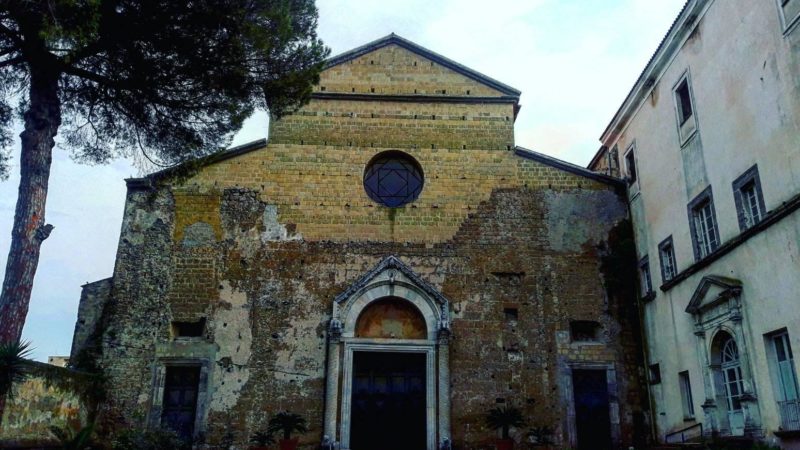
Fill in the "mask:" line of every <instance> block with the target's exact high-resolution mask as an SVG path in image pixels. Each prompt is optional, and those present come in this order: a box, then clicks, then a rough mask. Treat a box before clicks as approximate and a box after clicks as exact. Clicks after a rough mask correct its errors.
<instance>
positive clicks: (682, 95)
mask: <svg viewBox="0 0 800 450" xmlns="http://www.w3.org/2000/svg"><path fill="white" fill-rule="evenodd" d="M672 93H673V97H674V100H675V114H676V115H677V120H678V136H679V137H680V144H681V146H683V145H684V144H685V143H687V142H688V141H689V138H690V137H691V136H693V135H694V134H695V131H696V130H697V114H696V111H695V108H694V100H693V96H692V87H691V82H690V78H689V72H686V73H685V74H684V75H683V76H682V77H681V78H680V79H679V80H678V82H677V83H676V84H675V87H673V88H672Z"/></svg>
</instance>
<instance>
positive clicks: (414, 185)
mask: <svg viewBox="0 0 800 450" xmlns="http://www.w3.org/2000/svg"><path fill="white" fill-rule="evenodd" d="M423 185H424V175H423V173H422V167H420V165H419V163H418V162H417V161H416V160H415V159H414V158H413V157H411V156H410V155H408V154H406V153H403V152H400V151H396V150H390V151H387V152H382V153H379V154H377V155H375V157H373V158H372V160H370V162H369V163H368V164H367V168H366V170H364V190H366V192H367V195H368V196H369V198H371V199H372V200H374V201H376V202H378V203H380V204H381V205H383V206H388V207H390V208H396V207H399V206H403V205H405V204H407V203H411V202H413V201H414V200H416V199H417V197H419V194H420V193H421V192H422V187H423Z"/></svg>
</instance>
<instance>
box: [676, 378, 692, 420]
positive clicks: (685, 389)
mask: <svg viewBox="0 0 800 450" xmlns="http://www.w3.org/2000/svg"><path fill="white" fill-rule="evenodd" d="M678 382H679V383H680V389H681V403H682V406H683V419H684V420H692V419H694V400H693V399H692V382H691V380H690V379H689V371H688V370H685V371H683V372H680V373H679V374H678Z"/></svg>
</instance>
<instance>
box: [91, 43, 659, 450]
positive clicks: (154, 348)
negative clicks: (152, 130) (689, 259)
mask: <svg viewBox="0 0 800 450" xmlns="http://www.w3.org/2000/svg"><path fill="white" fill-rule="evenodd" d="M400 50H402V49H400ZM404 52H405V50H402V51H399V50H397V49H392V48H391V47H390V48H387V49H386V51H384V52H378V53H377V54H376V55H373V56H369V55H365V57H364V58H362V59H358V60H357V61H359V62H357V63H356V62H354V63H352V64H343V65H340V66H334V67H333V68H331V69H328V70H327V71H326V72H325V73H324V74H323V77H322V80H323V81H322V82H321V83H320V88H319V89H321V87H322V86H325V87H326V90H327V92H330V91H337V92H345V93H346V92H347V91H348V90H349V89H352V88H358V89H364V88H365V86H366V85H367V84H366V81H363V80H362V78H363V76H365V75H364V73H369V71H373V73H374V71H375V70H377V69H376V66H381V65H383V64H384V63H385V61H386V60H384V59H383V58H384V55H389V56H386V58H389V57H390V56H391V57H392V58H397V59H394V60H392V61H395V62H394V63H393V64H394V65H393V66H392V67H394V68H397V67H399V65H398V63H397V61H405V62H406V63H407V62H409V61H411V64H405V65H403V66H402V67H404V68H405V69H403V70H409V71H411V70H419V71H420V74H419V77H417V76H416V75H408V74H406V73H405V72H402V71H401V72H400V73H399V74H396V76H394V75H392V76H388V77H377V78H373V79H370V83H373V82H376V83H377V82H378V81H379V82H380V83H383V84H382V85H383V86H387V87H386V89H385V90H384V92H383V93H386V92H390V90H389V87H391V88H392V89H394V90H391V92H392V93H395V92H401V93H408V92H407V90H408V89H410V88H411V86H418V87H417V89H423V90H425V91H426V92H428V91H430V90H433V91H436V90H437V89H438V90H440V91H441V90H442V89H444V90H445V91H446V93H445V94H442V95H450V92H456V91H458V90H461V91H466V90H467V89H469V90H470V95H472V93H473V92H476V93H477V92H482V94H481V95H497V93H493V92H490V91H489V90H486V91H485V92H484V91H481V89H488V88H481V87H480V85H479V84H477V83H476V82H475V81H473V80H469V79H466V78H464V77H461V78H459V76H460V75H459V76H456V75H453V74H446V73H444V72H442V73H439V72H436V71H437V70H439V69H438V68H437V67H436V65H435V64H434V65H433V66H431V65H430V64H420V62H421V61H422V60H421V59H420V60H417V61H416V62H417V65H416V66H414V65H413V61H412V59H414V58H410V57H408V56H407V55H405V53H404ZM367 61H375V62H374V63H368V62H367ZM414 67H417V68H419V69H412V68H414ZM423 68H424V70H423ZM380 70H382V71H384V72H385V71H386V70H387V69H386V68H385V67H383V68H382V69H380ZM409 73H410V72H409ZM353 77H356V78H357V79H359V80H362V81H363V82H362V83H361V84H355V83H354V82H353V80H354V78H353ZM420 77H421V78H420ZM426 77H427V78H426ZM406 78H408V80H406ZM423 78H424V79H426V80H434V79H435V80H437V81H436V82H435V83H434V82H433V81H431V83H432V84H430V86H429V85H427V84H425V83H427V82H425V81H424V80H423ZM462 78H463V80H462ZM376 80H378V81H376ZM404 80H405V81H404ZM459 80H460V81H459ZM464 80H466V81H464ZM351 86H353V87H352V88H351ZM419 86H424V87H419ZM439 86H445V88H439ZM467 86H470V87H469V88H468V87H467ZM476 86H477V87H476ZM428 93H430V92H428ZM459 95H464V93H461V94H459ZM513 107H514V105H513V104H508V105H486V104H476V103H469V102H464V103H457V104H454V103H447V104H442V105H432V104H427V103H420V104H417V103H413V102H405V101H403V102H395V103H392V104H387V103H386V101H385V100H380V101H376V102H369V101H367V100H359V101H354V102H346V101H341V100H324V99H318V100H317V101H315V102H313V103H312V104H311V105H309V106H308V107H307V108H305V109H303V110H301V111H300V112H299V113H297V114H295V115H292V116H288V117H286V118H284V119H282V120H281V121H278V122H276V123H274V124H272V130H271V133H272V134H271V135H270V142H269V144H268V145H267V146H266V147H265V148H261V149H253V150H252V151H249V152H246V153H243V154H238V155H237V156H235V157H231V158H228V159H224V160H221V161H218V162H216V163H214V164H212V165H209V166H206V167H204V168H203V169H202V170H201V171H200V172H199V173H197V174H196V175H194V176H193V177H191V178H190V179H188V180H187V181H186V182H184V183H180V184H179V183H176V182H174V181H173V180H171V179H170V178H168V177H166V178H165V177H161V178H159V179H157V180H156V179H154V180H152V181H153V183H154V186H155V187H152V188H148V187H147V186H146V185H147V184H148V183H142V182H140V181H133V182H132V183H131V184H130V185H129V194H128V199H127V204H126V212H125V217H124V220H123V228H122V235H121V237H120V245H119V250H118V257H117V264H116V269H115V273H114V284H113V286H114V287H113V292H112V298H113V301H112V302H109V304H108V307H107V308H106V311H105V313H104V317H103V321H102V323H103V326H104V330H105V331H104V334H103V340H102V343H103V344H102V345H103V350H102V354H101V355H99V360H100V361H101V364H102V366H103V367H104V368H105V371H106V374H107V375H108V377H109V383H110V384H111V385H112V386H113V389H111V399H110V401H109V405H108V408H107V411H106V413H107V416H108V417H112V418H114V420H116V421H117V423H118V424H145V423H147V422H148V421H149V422H150V423H153V422H154V421H155V422H157V421H158V414H157V412H155V413H154V409H153V405H154V403H157V402H155V401H154V395H156V394H154V392H156V391H155V387H156V385H157V375H156V374H157V373H158V367H159V365H160V364H163V360H165V359H173V360H174V359H176V358H178V359H186V358H196V359H197V360H198V361H202V362H203V364H206V366H207V367H208V372H209V376H208V380H209V381H208V384H209V387H208V391H207V392H208V393H209V400H208V402H207V407H206V408H205V409H204V410H203V411H201V412H200V414H201V415H202V417H201V422H202V428H203V429H204V432H203V435H202V437H201V438H202V440H203V442H205V443H206V444H207V445H208V446H210V447H213V448H222V447H223V446H227V445H229V444H231V443H232V444H233V445H235V446H236V447H235V448H244V446H246V444H247V441H248V438H249V436H250V434H252V433H253V432H254V431H257V430H260V429H263V428H264V427H265V425H266V421H267V419H268V418H269V416H270V415H271V414H273V413H275V412H277V411H279V410H283V409H291V410H293V411H296V412H299V413H301V414H303V415H304V416H305V417H306V418H307V419H308V420H309V425H310V431H309V432H308V433H307V434H305V435H304V436H302V439H301V442H302V444H303V445H304V446H305V447H304V448H309V449H310V448H313V446H314V445H318V443H319V442H320V439H321V438H322V429H321V427H322V414H323V407H324V400H323V399H324V387H325V360H326V345H325V344H326V327H327V324H328V320H329V318H330V313H331V308H332V301H333V298H334V297H335V296H336V295H337V294H339V293H341V292H342V291H344V290H345V289H347V287H348V286H349V285H350V284H351V283H353V282H354V281H355V280H357V279H358V278H359V277H361V276H362V275H364V274H365V273H366V272H367V271H369V270H370V269H371V268H372V267H373V266H375V265H376V264H377V263H378V262H379V261H381V260H382V259H383V258H385V257H386V256H388V255H391V254H394V255H397V256H398V257H399V258H400V259H401V260H402V261H403V262H404V263H406V264H407V265H409V266H410V267H411V268H412V269H413V271H414V272H415V273H417V274H419V275H420V276H421V277H422V278H424V279H425V280H426V281H427V282H428V283H430V284H431V285H433V286H434V287H436V288H437V289H438V290H439V291H440V292H441V293H442V294H443V295H444V296H445V297H447V298H448V299H449V300H450V302H451V308H452V311H451V312H450V313H451V315H452V331H453V341H452V343H451V346H450V372H451V386H452V387H451V389H452V424H453V426H452V432H453V438H454V441H455V444H456V446H457V448H459V449H472V448H483V447H482V446H485V445H487V443H489V442H490V441H491V439H492V438H493V436H495V433H494V432H493V431H491V430H488V429H487V428H486V427H485V426H484V424H483V415H484V414H485V413H486V411H487V410H488V409H490V408H492V407H495V406H496V405H498V404H500V402H502V404H506V405H508V404H511V405H516V406H519V407H521V408H522V409H523V411H524V413H525V415H526V417H527V419H528V423H529V424H530V425H531V426H533V425H548V426H551V427H553V428H555V429H556V438H557V439H558V441H559V442H562V443H564V442H566V439H567V434H568V427H569V423H568V420H569V419H568V414H567V410H568V405H567V399H566V398H565V392H564V389H562V388H561V387H563V386H564V382H565V380H564V376H565V375H564V374H565V373H567V372H568V369H569V367H570V364H573V363H576V362H586V361H594V362H598V363H610V364H612V365H614V366H615V367H616V373H617V378H618V379H617V380H615V383H616V385H617V386H618V392H617V394H618V395H619V396H620V397H622V398H624V399H625V401H624V402H623V403H621V404H620V409H619V417H620V424H621V426H620V428H621V442H622V443H624V444H625V445H626V446H627V445H630V444H631V443H633V442H634V440H635V439H634V416H635V415H636V414H637V412H639V411H641V409H642V407H643V405H642V403H641V400H640V396H639V392H640V391H639V389H640V386H638V384H637V380H638V371H637V367H638V366H637V361H636V357H637V356H636V355H638V354H639V353H638V350H637V342H638V341H637V338H636V336H635V334H633V333H631V332H630V331H629V330H630V329H631V323H630V321H631V320H632V318H633V319H635V314H634V315H633V316H631V315H630V314H628V313H627V312H624V311H628V310H626V309H625V308H617V307H613V305H618V304H623V305H633V301H634V299H631V298H616V297H614V296H609V295H608V294H607V291H606V289H605V286H604V278H603V274H601V273H600V271H599V266H600V257H601V255H602V254H603V251H604V250H603V249H604V248H606V246H605V242H606V241H607V240H608V234H609V232H610V231H611V229H612V227H614V225H615V224H617V223H619V222H620V221H621V220H623V219H624V218H625V217H626V214H627V211H626V206H625V203H624V200H623V199H621V198H619V197H618V194H617V192H616V190H617V187H616V186H615V185H613V184H611V185H610V184H607V183H605V182H602V181H601V180H597V179H595V178H592V177H588V176H583V175H580V174H576V173H575V171H567V170H563V169H562V168H559V167H557V166H556V165H553V164H548V163H545V162H542V161H539V160H534V159H530V158H525V157H522V156H520V155H518V154H516V153H515V152H514V151H510V150H509V148H511V147H510V146H512V145H513V127H512V124H513V117H512V116H513ZM426 108H428V109H426ZM437 108H438V109H439V110H438V114H440V116H439V117H437V118H436V119H434V118H426V119H421V118H419V117H418V118H417V119H414V118H412V117H413V114H418V116H419V115H420V113H421V112H427V113H429V114H431V115H432V114H433V113H434V112H436V111H435V110H436V109H437ZM348 110H350V111H355V112H356V115H355V116H354V117H348V116H345V117H342V116H341V113H342V112H344V111H348ZM370 110H372V111H373V112H374V113H376V114H377V115H379V116H380V114H384V113H387V112H391V113H392V114H394V115H395V116H396V117H388V116H381V117H374V118H373V117H363V116H359V114H364V113H365V112H366V111H370ZM320 111H323V112H324V111H329V112H331V111H338V113H337V114H339V115H325V114H320ZM482 114H488V116H483V117H489V118H492V117H496V118H498V119H500V120H473V119H477V118H479V117H482V116H481V115H482ZM507 115H508V116H509V117H511V118H510V119H509V120H506V119H505V117H506V116H507ZM443 116H447V117H448V118H447V119H446V120H445V119H444V117H443ZM452 117H468V118H469V119H468V120H463V119H462V120H454V119H452ZM421 126H424V128H425V132H424V133H421V134H414V132H415V131H414V130H417V129H419V128H420V127H421ZM464 127H466V128H464ZM470 127H474V128H473V129H472V131H470V130H469V128H470ZM481 127H485V128H481ZM352 136H361V137H359V138H353V137H352ZM371 136H372V137H371ZM351 139H352V140H353V143H352V145H350V144H349V143H348V144H345V141H349V140H351ZM367 140H374V141H375V142H374V143H372V144H369V145H368V144H365V142H366V141H367ZM301 141H302V143H301ZM319 141H323V142H322V143H321V144H320V143H319ZM325 141H328V142H327V143H325ZM378 143H380V145H379V144H378ZM453 143H455V144H456V145H453ZM431 144H435V145H434V147H435V148H431ZM464 146H466V149H465V148H463V147H464ZM387 149H399V150H402V151H404V152H407V153H408V154H410V155H412V156H413V157H414V158H416V159H417V161H418V162H419V163H420V165H421V166H422V168H423V171H424V173H425V187H424V189H423V190H422V193H421V195H420V196H419V198H418V199H417V200H416V201H414V202H413V203H411V204H409V205H406V206H404V207H401V208H394V209H389V208H386V207H383V206H380V205H378V204H376V203H374V202H373V201H371V200H370V199H369V198H368V197H367V195H366V194H365V192H364V189H363V185H362V177H363V173H364V168H365V165H366V164H367V162H368V161H369V160H370V159H371V158H372V157H373V156H374V155H376V154H378V153H380V152H381V151H384V150H387ZM632 282H633V281H632ZM506 308H516V309H517V311H518V317H517V318H516V319H514V320H510V319H509V318H508V317H507V315H506V314H505V312H504V309H506ZM198 318H206V320H207V322H206V328H205V332H204V334H203V336H202V337H197V338H189V339H176V340H173V339H171V334H170V323H171V321H174V320H180V321H184V320H197V319H198ZM571 320H593V321H596V322H599V323H600V324H602V329H603V331H604V333H603V335H602V338H601V340H600V341H599V342H598V343H593V344H576V343H572V342H570V340H569V322H570V321H571ZM565 333H566V334H565ZM565 336H566V337H565ZM204 367H205V366H204ZM523 431H525V430H523ZM226 448H227V447H226Z"/></svg>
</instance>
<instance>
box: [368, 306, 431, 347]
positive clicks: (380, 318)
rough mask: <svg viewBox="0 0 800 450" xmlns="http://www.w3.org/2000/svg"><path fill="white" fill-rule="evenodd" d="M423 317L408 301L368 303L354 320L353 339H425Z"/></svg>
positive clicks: (425, 332)
mask: <svg viewBox="0 0 800 450" xmlns="http://www.w3.org/2000/svg"><path fill="white" fill-rule="evenodd" d="M427 334H428V333H427V326H426V325H425V317H423V316H422V313H420V312H419V310H418V309H417V308H416V307H415V306H414V305H413V304H412V303H411V302H409V301H407V300H405V299H402V298H399V297H385V298H381V299H378V300H375V301H374V302H372V303H370V304H369V306H367V307H366V308H364V310H363V311H361V314H360V315H359V316H358V320H356V329H355V337H357V338H373V339H427V337H428V336H427Z"/></svg>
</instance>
